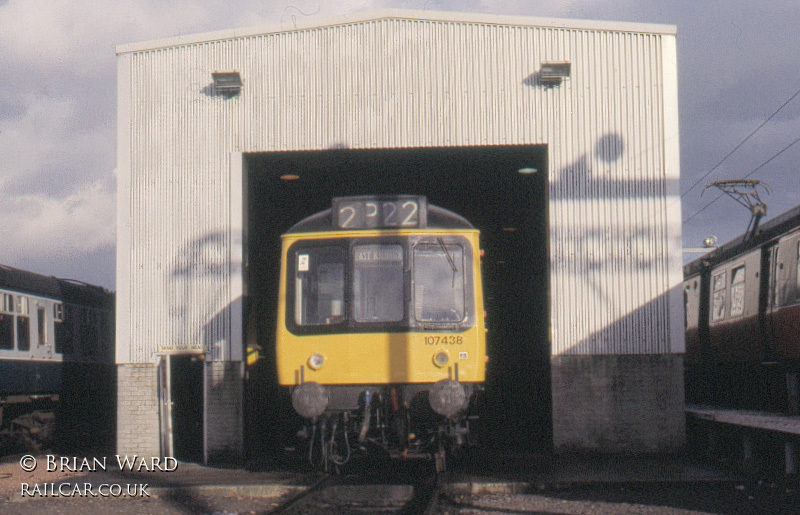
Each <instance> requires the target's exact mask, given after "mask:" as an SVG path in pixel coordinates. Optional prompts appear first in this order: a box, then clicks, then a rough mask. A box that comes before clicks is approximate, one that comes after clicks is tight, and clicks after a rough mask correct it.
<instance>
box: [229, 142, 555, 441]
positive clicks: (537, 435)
mask: <svg viewBox="0 0 800 515" xmlns="http://www.w3.org/2000/svg"><path fill="white" fill-rule="evenodd" d="M244 159H245V163H244V169H245V172H244V173H245V178H244V179H245V184H246V185H247V186H246V200H245V206H246V208H245V209H246V212H245V217H246V228H245V234H246V248H247V254H246V263H247V269H246V276H245V281H246V291H247V303H246V312H245V318H246V320H245V325H246V333H247V335H248V336H247V338H248V345H249V346H252V345H258V346H259V347H260V348H261V349H262V356H263V359H260V360H259V361H258V363H256V364H254V365H251V366H249V367H248V371H247V377H248V379H247V384H246V387H245V388H246V390H245V431H246V438H245V441H247V442H248V444H249V446H250V448H249V449H246V452H247V453H248V454H249V455H251V456H252V455H258V454H260V453H262V452H265V451H269V450H270V449H275V448H280V447H281V446H282V445H284V443H285V439H284V437H285V435H286V434H289V433H291V431H292V430H293V429H294V428H295V424H296V420H293V411H292V408H291V402H290V401H289V400H288V398H287V397H286V396H285V395H283V394H282V393H281V391H280V389H279V388H277V387H276V380H275V365H274V352H272V348H273V338H274V336H273V335H274V332H275V326H276V320H275V312H276V310H277V298H276V292H277V282H278V274H279V266H280V263H279V260H280V236H281V234H283V233H284V232H285V231H286V230H287V229H289V228H290V227H291V226H292V225H294V224H295V223H296V222H297V221H299V220H301V219H302V218H304V217H306V216H309V215H311V214H314V213H316V212H318V211H322V210H324V209H327V208H329V207H330V202H331V199H332V198H333V197H337V196H347V195H372V194H375V195H377V194H416V195H425V196H426V197H427V198H428V202H429V203H431V204H434V205H438V206H441V207H444V208H447V209H450V210H452V211H454V212H456V213H458V214H460V215H462V216H464V217H466V218H467V219H468V220H470V222H472V224H473V225H474V226H475V227H476V228H478V229H479V230H480V231H481V246H482V248H483V249H484V250H485V257H484V258H483V276H484V298H485V309H486V311H487V327H488V329H489V332H488V335H487V336H488V340H487V346H488V352H489V356H490V361H489V363H488V367H487V380H486V393H485V396H484V401H483V407H482V421H481V422H480V424H479V428H477V431H475V433H476V436H478V437H479V439H480V443H481V445H484V446H485V447H487V448H496V449H499V450H501V451H502V450H504V449H508V450H513V451H517V450H520V449H522V450H529V451H542V450H549V449H550V448H551V447H552V430H551V407H550V404H551V401H550V399H551V397H550V343H549V292H548V287H549V286H548V285H549V268H550V266H549V264H550V258H549V253H548V244H547V242H548V221H547V212H548V209H547V202H548V200H547V199H548V191H547V185H548V181H547V175H548V173H547V147H546V146H545V145H519V146H518V145H515V146H479V147H442V148H405V149H369V150H354V149H346V148H336V149H330V150H321V151H302V152H271V153H253V154H245V158H244Z"/></svg>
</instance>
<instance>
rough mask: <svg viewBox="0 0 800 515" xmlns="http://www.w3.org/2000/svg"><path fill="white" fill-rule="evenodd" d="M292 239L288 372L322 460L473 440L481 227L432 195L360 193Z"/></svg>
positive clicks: (286, 295)
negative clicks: (358, 452)
mask: <svg viewBox="0 0 800 515" xmlns="http://www.w3.org/2000/svg"><path fill="white" fill-rule="evenodd" d="M282 239H283V247H282V263H281V284H280V302H279V311H278V333H277V340H276V358H277V365H278V380H279V382H280V384H282V385H285V386H287V387H289V388H291V390H292V402H293V405H294V409H295V411H297V413H298V414H300V415H301V416H303V417H304V418H305V419H306V420H308V422H309V425H310V436H313V437H315V438H318V439H319V438H327V439H328V440H327V441H328V442H329V443H328V444H324V445H321V449H320V453H321V454H322V458H323V459H328V461H330V462H332V463H334V464H338V462H340V461H342V460H346V458H348V457H349V456H350V454H351V453H352V452H353V445H355V446H356V447H357V448H359V449H362V448H366V449H368V448H370V447H373V446H379V447H381V448H382V449H384V450H387V451H388V452H389V453H390V454H398V455H403V456H412V455H417V454H419V455H425V454H429V453H431V452H432V451H431V448H432V447H435V448H436V449H435V450H434V452H438V449H439V447H441V446H442V445H443V443H444V442H445V441H446V442H447V443H448V444H452V445H460V444H461V443H463V441H464V440H465V435H466V434H467V433H468V415H467V413H468V411H469V406H470V400H471V399H473V398H474V394H475V393H476V392H477V391H478V390H479V389H480V385H481V384H482V382H483V380H484V375H485V365H486V348H485V334H484V332H485V331H484V326H483V316H482V315H483V299H482V287H481V276H480V257H479V250H478V249H479V246H478V245H479V244H478V231H477V230H476V229H475V228H473V227H472V226H471V225H470V224H469V222H468V221H466V220H465V219H464V218H462V217H460V216H459V215H456V214H455V213H452V212H449V211H447V210H444V209H441V208H437V207H435V206H429V205H427V202H426V200H425V199H424V197H416V196H400V197H357V198H352V197H348V198H341V199H334V203H333V208H332V209H330V210H328V211H325V212H322V213H319V214H317V215H314V216H312V217H309V218H308V219H306V220H304V221H302V222H300V223H299V224H297V225H296V226H295V227H293V228H292V229H291V230H290V231H289V233H287V234H285V235H284V236H283V238H282ZM337 432H338V433H337ZM333 447H335V448H336V449H337V450H338V451H337V452H333V451H331V449H332V448H333ZM326 453H327V455H326Z"/></svg>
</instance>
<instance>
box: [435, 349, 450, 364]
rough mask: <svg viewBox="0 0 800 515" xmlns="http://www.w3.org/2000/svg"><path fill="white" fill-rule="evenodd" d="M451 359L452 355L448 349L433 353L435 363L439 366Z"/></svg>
mask: <svg viewBox="0 0 800 515" xmlns="http://www.w3.org/2000/svg"><path fill="white" fill-rule="evenodd" d="M449 361H450V356H449V355H448V354H447V351H444V350H440V351H439V352H437V353H436V354H434V355H433V364H434V365H436V366H437V367H439V368H441V367H443V366H445V365H447V363H448V362H449Z"/></svg>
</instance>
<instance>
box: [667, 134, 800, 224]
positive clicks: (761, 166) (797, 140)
mask: <svg viewBox="0 0 800 515" xmlns="http://www.w3.org/2000/svg"><path fill="white" fill-rule="evenodd" d="M798 142H800V138H797V139H795V140H794V141H792V142H791V143H789V144H788V145H786V146H785V147H783V149H781V150H780V151H779V152H778V153H776V154H775V155H773V156H772V157H770V158H769V159H767V160H766V161H764V162H763V163H761V164H760V165H758V166H757V167H755V168H754V169H753V170H752V171H751V172H750V173H748V174H747V175H745V176H744V179H747V178H748V177H750V176H751V175H753V174H754V173H756V172H757V171H759V170H760V169H762V168H763V167H764V166H766V165H767V164H768V163H770V162H771V161H772V160H773V159H775V158H777V157H778V156H779V155H781V154H783V153H784V152H786V151H787V150H789V149H790V148H792V147H793V146H794V145H796V144H797V143H798ZM724 195H725V194H724V193H720V194H719V195H717V197H715V198H714V199H713V200H712V201H711V202H709V203H708V204H706V205H705V206H703V207H702V208H700V209H699V210H698V211H696V212H695V213H694V214H693V215H692V216H690V217H689V218H687V219H686V220H684V221H683V225H686V222H688V221H689V220H691V219H692V218H694V217H696V216H697V215H699V214H700V213H702V212H703V211H705V210H706V209H707V208H708V207H710V206H711V204H713V203H714V202H716V201H717V200H719V199H720V198H722V197H723V196H724Z"/></svg>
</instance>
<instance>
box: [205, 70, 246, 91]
mask: <svg viewBox="0 0 800 515" xmlns="http://www.w3.org/2000/svg"><path fill="white" fill-rule="evenodd" d="M211 79H212V80H213V81H214V91H216V92H217V93H220V94H223V95H228V96H234V95H237V94H238V93H239V92H240V91H241V90H242V77H241V75H239V72H237V71H232V72H213V73H212V74H211Z"/></svg>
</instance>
